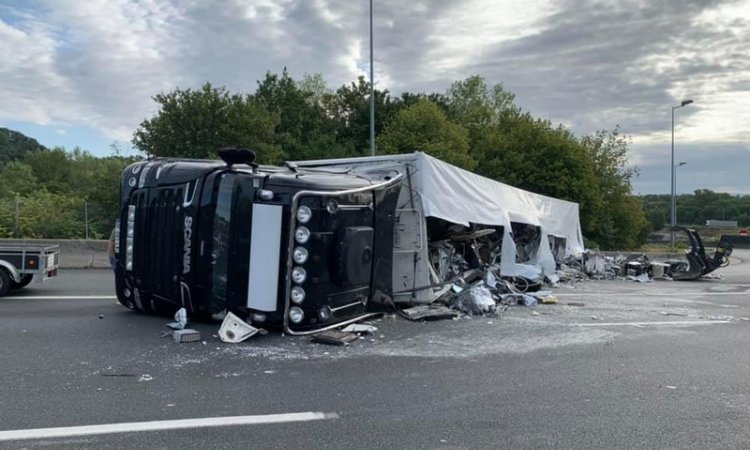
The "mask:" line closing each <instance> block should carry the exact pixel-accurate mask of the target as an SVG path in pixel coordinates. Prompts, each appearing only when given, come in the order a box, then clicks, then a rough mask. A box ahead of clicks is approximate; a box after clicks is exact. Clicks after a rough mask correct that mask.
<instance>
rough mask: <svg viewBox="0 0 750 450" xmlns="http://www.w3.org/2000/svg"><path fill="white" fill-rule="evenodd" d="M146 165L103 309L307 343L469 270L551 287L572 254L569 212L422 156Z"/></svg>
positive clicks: (125, 194)
mask: <svg viewBox="0 0 750 450" xmlns="http://www.w3.org/2000/svg"><path fill="white" fill-rule="evenodd" d="M219 154H220V156H221V158H222V159H223V162H220V161H202V160H201V161H198V160H175V159H153V160H150V161H142V162H138V163H135V164H133V165H131V166H129V167H128V168H126V169H125V171H124V172H123V175H122V185H121V209H120V215H119V217H118V220H117V225H116V228H115V256H116V260H117V264H116V268H115V280H116V291H117V298H118V301H119V302H120V303H121V304H122V305H124V306H126V307H128V308H130V309H133V310H136V311H140V312H149V313H162V314H172V313H174V312H175V311H176V310H177V309H179V308H186V310H187V312H188V314H189V315H190V316H191V317H202V318H207V319H208V318H214V319H220V318H221V317H222V316H223V315H224V314H225V313H226V312H227V311H231V312H233V313H235V314H237V315H239V316H240V317H242V318H244V319H246V320H247V321H249V322H252V323H253V324H254V325H257V326H262V327H278V328H282V329H283V330H284V332H286V333H289V334H309V333H314V332H317V331H320V330H322V329H327V328H331V327H334V326H339V325H342V324H344V323H348V322H354V321H357V320H361V319H362V318H364V317H366V316H367V315H368V314H371V313H372V311H375V310H377V309H378V308H382V307H384V306H386V305H389V304H390V305H392V304H394V303H399V304H427V303H431V302H432V301H434V300H435V298H436V296H438V295H440V293H441V292H444V289H445V286H446V285H448V284H449V283H451V282H452V281H454V280H455V279H460V278H461V277H463V276H465V274H466V272H467V271H470V270H471V269H472V268H477V267H480V266H488V265H492V266H493V267H499V273H498V275H501V276H506V277H522V278H524V279H533V278H539V277H543V276H544V275H551V274H553V273H554V271H555V268H556V266H557V264H559V261H561V260H562V258H564V257H566V256H569V255H572V254H580V253H581V252H582V251H583V239H582V236H581V227H580V222H579V217H578V205H577V204H576V203H572V202H567V201H563V200H558V199H554V198H550V197H546V196H542V195H538V194H534V193H531V192H527V191H523V190H521V189H517V188H514V187H511V186H508V185H505V184H502V183H499V182H496V181H493V180H490V179H487V178H484V177H481V176H479V175H476V174H473V173H471V172H468V171H465V170H462V169H459V168H457V167H454V166H452V165H450V164H446V163H444V162H442V161H440V160H437V159H435V158H432V157H430V156H428V155H425V154H423V153H413V154H407V155H394V156H383V157H371V158H350V159H336V160H318V161H301V162H289V163H286V164H285V166H284V167H268V166H258V165H257V164H255V162H254V154H253V153H252V152H251V151H247V150H237V149H224V150H221V151H220V152H219Z"/></svg>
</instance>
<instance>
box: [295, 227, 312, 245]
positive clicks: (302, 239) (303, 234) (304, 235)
mask: <svg viewBox="0 0 750 450" xmlns="http://www.w3.org/2000/svg"><path fill="white" fill-rule="evenodd" d="M294 239H296V240H297V242H299V243H300V244H306V243H307V241H309V240H310V230H308V229H307V227H299V228H297V229H296V230H294Z"/></svg>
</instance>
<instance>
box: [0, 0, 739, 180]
mask: <svg viewBox="0 0 750 450" xmlns="http://www.w3.org/2000/svg"><path fill="white" fill-rule="evenodd" d="M374 7H375V10H374V17H375V46H376V47H375V69H376V83H377V86H378V87H379V88H381V89H389V90H390V91H391V92H393V93H395V94H400V93H401V92H403V91H416V92H431V91H438V92H442V91H444V90H445V89H446V88H447V87H448V86H449V84H450V83H451V82H453V81H455V80H457V79H462V78H465V77H467V76H469V75H472V74H481V75H483V76H485V77H486V78H487V79H488V81H489V82H490V83H497V82H502V83H503V84H504V85H505V87H506V88H507V89H508V90H509V91H511V92H513V93H515V94H516V98H517V101H518V103H519V105H520V106H521V107H522V108H524V109H527V110H529V111H531V112H532V113H533V114H535V115H537V116H540V117H545V118H549V119H551V120H552V121H553V122H559V123H563V124H565V125H566V126H569V127H571V128H572V129H573V131H574V132H576V133H578V134H583V133H591V132H594V131H595V130H598V129H611V128H613V127H614V126H615V125H616V124H619V125H620V126H621V128H622V131H623V132H624V133H626V134H629V135H631V136H633V139H634V151H633V155H632V159H633V162H634V163H636V164H639V165H641V164H642V163H644V162H648V158H650V157H651V156H648V158H645V159H644V153H643V152H642V151H641V149H643V148H647V147H649V146H651V147H650V148H664V147H665V146H666V147H667V148H668V144H669V139H670V128H671V106H673V105H676V104H679V101H680V100H681V99H684V98H692V99H693V100H695V103H694V104H693V105H690V106H688V107H686V108H681V109H680V110H678V111H676V121H675V122H676V132H677V134H678V135H679V138H680V141H681V142H682V143H691V144H695V145H699V144H701V145H703V144H705V145H711V146H714V147H713V148H716V149H717V151H728V150H726V147H725V146H724V145H723V144H728V145H730V146H731V145H734V144H732V143H737V142H742V141H743V140H744V141H746V140H748V138H750V126H749V125H748V122H747V117H750V59H748V58H747V57H746V55H748V54H750V1H748V0H742V1H735V0H725V1H719V0H716V1H709V0H694V1H687V2H686V1H682V0H663V1H659V2H653V1H646V0H630V1H618V2H610V1H598V0H580V1H579V0H529V1H528V2H524V3H523V5H520V4H518V3H517V2H512V1H505V2H497V1H495V0H465V1H462V2H455V1H450V0H434V1H427V0H416V1H411V2H400V1H396V0H378V1H376V2H374ZM368 13H369V11H368V2H364V1H358V2H342V1H334V0H309V1H307V0H306V1H302V0H255V1H244V0H227V1H224V2H221V3H215V2H208V1H201V0H185V1H179V2H178V1H162V0H139V1H134V0H110V1H106V2H98V1H97V2H93V1H89V0H68V1H66V2H64V3H61V2H58V1H56V0H36V1H34V2H32V3H29V4H27V6H8V5H6V6H2V3H1V2H0V54H2V55H4V57H3V58H1V59H0V83H1V84H2V85H3V86H4V87H6V89H5V92H4V98H3V99H4V101H3V103H2V104H0V120H5V121H10V120H15V121H22V122H29V123H34V124H43V125H49V126H53V127H55V128H66V127H91V128H94V129H97V130H100V131H101V132H102V133H103V134H104V135H106V136H108V137H109V138H112V139H120V140H126V141H127V140H129V139H130V137H131V134H132V131H133V130H134V129H135V128H136V127H137V125H138V123H139V122H140V121H141V120H143V119H144V118H145V117H148V116H150V115H151V114H153V113H154V112H155V110H156V104H155V103H153V102H152V101H151V96H152V95H154V94H155V93H157V92H160V91H167V90H170V89H173V88H175V87H177V86H179V87H183V88H187V87H197V86H199V85H200V84H202V83H204V82H206V81H210V82H212V83H214V84H217V85H225V86H227V87H228V88H229V89H230V90H233V91H243V92H251V91H253V90H254V89H255V86H256V80H258V79H261V78H262V77H263V76H264V74H265V72H266V71H268V70H270V71H272V72H279V71H281V70H282V69H283V68H284V67H287V68H288V69H289V71H290V73H291V74H292V76H295V77H301V76H302V75H303V74H305V73H317V72H319V73H322V74H324V76H325V78H326V79H327V80H328V81H329V84H330V85H331V86H333V87H336V86H338V85H340V84H343V83H347V82H350V81H353V80H354V79H356V77H357V76H359V75H366V74H367V72H368V69H369V30H368V26H369V21H368ZM732 148H735V149H739V150H737V151H738V152H740V153H737V154H736V155H735V156H737V157H740V156H742V151H744V150H742V149H743V148H744V149H745V150H747V148H746V147H741V146H739V147H737V146H735V147H732ZM660 154H661V153H660ZM663 156H664V155H663V154H662V157H663ZM662 163H664V161H662ZM666 165H667V167H668V162H667V163H666ZM648 173H650V172H648V171H645V170H644V172H643V174H642V176H641V179H642V180H644V179H646V178H647V174H648ZM652 182H653V183H654V186H656V184H657V180H652Z"/></svg>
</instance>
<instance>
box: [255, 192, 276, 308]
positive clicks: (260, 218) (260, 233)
mask: <svg viewBox="0 0 750 450" xmlns="http://www.w3.org/2000/svg"><path fill="white" fill-rule="evenodd" d="M282 210H283V207H281V206H277V205H263V204H254V205H253V218H252V221H253V225H252V231H251V234H250V270H249V271H248V278H247V285H248V287H247V307H248V308H252V309H256V310H259V311H276V300H277V296H278V292H279V264H280V257H281V212H282Z"/></svg>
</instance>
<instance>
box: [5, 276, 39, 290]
mask: <svg viewBox="0 0 750 450" xmlns="http://www.w3.org/2000/svg"><path fill="white" fill-rule="evenodd" d="M33 279H34V275H32V274H30V273H25V274H23V275H21V281H19V282H18V283H16V282H15V281H13V280H11V281H10V288H11V289H21V288H22V287H26V286H28V285H29V283H31V280H33Z"/></svg>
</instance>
